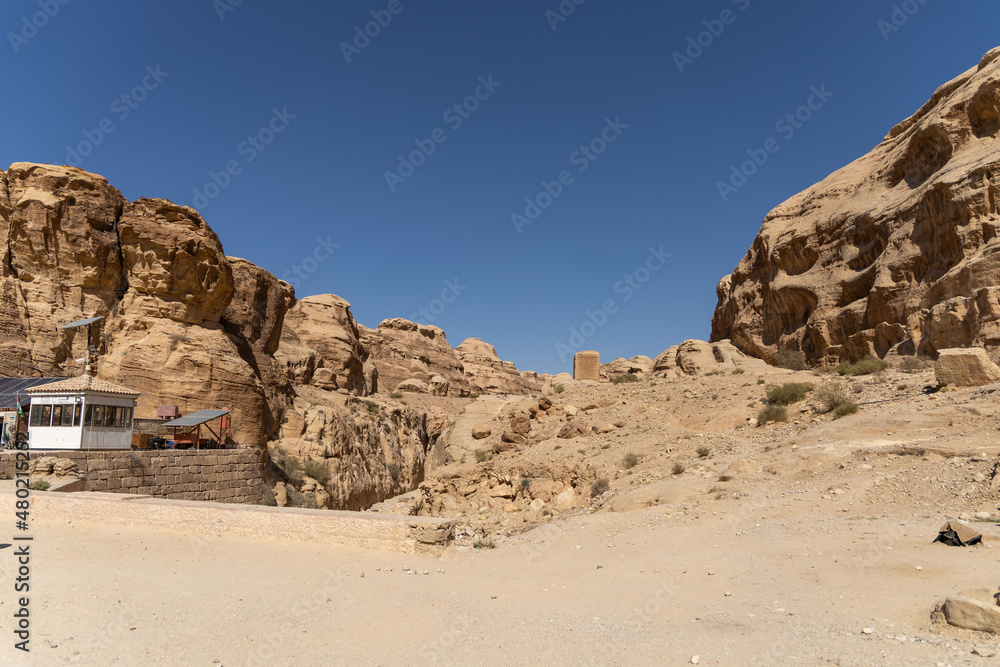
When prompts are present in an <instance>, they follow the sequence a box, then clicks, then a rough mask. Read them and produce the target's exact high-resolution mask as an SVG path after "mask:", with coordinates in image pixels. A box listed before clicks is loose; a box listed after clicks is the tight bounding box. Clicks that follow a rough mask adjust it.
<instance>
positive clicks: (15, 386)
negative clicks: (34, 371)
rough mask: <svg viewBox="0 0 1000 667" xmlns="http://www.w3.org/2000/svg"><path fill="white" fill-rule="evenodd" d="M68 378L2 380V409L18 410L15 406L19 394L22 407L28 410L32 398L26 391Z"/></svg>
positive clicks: (0, 385)
mask: <svg viewBox="0 0 1000 667" xmlns="http://www.w3.org/2000/svg"><path fill="white" fill-rule="evenodd" d="M65 379H66V378H0V409H2V408H16V407H17V406H15V405H14V403H15V401H16V400H17V396H18V394H20V396H21V407H22V408H27V407H28V402H29V401H30V400H31V397H30V396H28V394H26V393H24V390H25V389H30V388H31V387H38V386H40V385H43V384H49V383H51V382H59V381H60V380H65Z"/></svg>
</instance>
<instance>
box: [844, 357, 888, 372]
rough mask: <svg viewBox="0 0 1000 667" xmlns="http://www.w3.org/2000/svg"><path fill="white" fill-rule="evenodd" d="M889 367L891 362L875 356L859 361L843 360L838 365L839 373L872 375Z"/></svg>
mask: <svg viewBox="0 0 1000 667" xmlns="http://www.w3.org/2000/svg"><path fill="white" fill-rule="evenodd" d="M887 368H889V362H888V361H883V360H882V359H876V358H875V357H866V358H864V359H862V360H861V361H859V362H857V363H853V364H852V363H850V362H848V361H842V362H841V363H839V364H838V365H837V373H838V374H839V375H871V374H872V373H881V372H882V371H884V370H885V369H887Z"/></svg>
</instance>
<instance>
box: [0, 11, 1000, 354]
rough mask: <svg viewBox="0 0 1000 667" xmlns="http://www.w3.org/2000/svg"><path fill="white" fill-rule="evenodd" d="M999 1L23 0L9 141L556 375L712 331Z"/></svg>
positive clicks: (378, 308)
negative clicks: (760, 245)
mask: <svg viewBox="0 0 1000 667" xmlns="http://www.w3.org/2000/svg"><path fill="white" fill-rule="evenodd" d="M576 3H580V4H576ZM560 8H562V11H561V13H560ZM570 10H572V11H570ZM46 12H47V14H46ZM373 12H374V14H373ZM373 21H376V23H372V22H373ZM378 21H381V24H379V23H378ZM998 22H1000V6H998V5H997V3H996V2H995V1H993V0H967V1H966V2H961V3H948V2H944V1H943V0H924V1H923V2H921V0H908V2H903V3H893V2H882V1H878V0H875V1H873V0H864V1H861V0H844V1H842V2H838V3H800V2H795V3H793V2H770V3H765V2H763V1H762V0H714V1H712V2H704V1H701V2H693V1H680V2H669V3H668V2H662V1H658V2H654V1H652V0H636V1H634V2H611V1H610V0H585V1H582V0H575V1H574V0H564V1H563V2H560V1H559V0H547V1H546V0H508V1H505V2H486V1H485V0H480V1H475V0H461V1H459V0H441V1H439V2H434V3H431V2H421V1H419V0H417V1H413V0H393V1H390V0H374V1H369V0H365V1H356V2H344V3H326V2H305V1H300V2H295V1H292V2H285V3H281V4H280V5H279V4H278V3H263V2H254V1H253V0H242V1H241V2H239V1H238V0H215V1H214V2H213V0H178V1H175V2H170V3H155V4H154V3H147V2H135V1H134V0H128V1H126V0H102V2H99V3H87V2H84V1H83V0H33V1H24V0H7V1H6V2H4V3H3V5H2V8H0V24H2V25H3V29H4V33H5V39H4V44H3V45H2V46H0V54H2V55H0V58H2V59H3V61H4V63H5V67H4V68H3V71H4V73H5V77H4V78H5V85H4V86H3V92H2V93H0V96H2V99H3V100H4V104H3V109H4V120H5V122H4V123H3V126H2V128H0V147H2V148H3V155H4V157H3V158H2V162H3V167H4V168H6V166H7V165H9V164H11V163H13V162H20V161H28V162H49V163H56V164H63V163H67V164H78V165H79V166H81V167H82V168H84V169H87V170H89V171H93V172H96V173H99V174H102V175H104V176H106V177H107V178H108V179H109V180H110V181H111V183H112V184H113V185H115V186H116V187H118V188H119V189H121V191H122V192H123V194H124V195H125V196H126V197H128V198H129V199H133V200H134V199H137V198H139V197H143V196H146V197H164V198H167V199H170V200H172V201H175V202H178V203H182V204H187V205H193V204H195V203H197V204H198V206H197V208H199V210H200V211H201V213H202V214H203V216H204V217H205V219H206V220H207V221H208V223H209V224H210V225H211V226H212V227H213V228H214V229H215V231H216V232H217V233H218V234H219V236H220V238H221V239H222V242H223V245H224V247H225V249H226V252H227V253H228V254H229V255H234V256H239V257H245V258H247V259H249V260H251V261H253V262H255V263H257V264H259V265H260V266H263V267H264V268H266V269H268V270H270V271H271V272H272V273H274V274H275V275H277V276H279V277H283V278H285V279H288V280H289V281H290V282H293V284H295V285H296V292H297V294H298V295H299V296H300V297H301V296H306V295H309V294H321V293H334V294H339V295H340V296H343V297H344V298H346V299H348V300H349V301H350V302H351V303H352V310H353V312H354V315H355V318H356V319H357V320H358V321H359V322H361V323H363V324H365V325H367V326H376V325H377V324H378V323H379V322H380V321H382V320H383V319H386V318H389V317H407V318H411V317H414V316H415V319H417V320H419V321H423V322H425V323H428V324H435V325H437V326H440V327H441V328H443V329H444V330H445V332H446V333H447V334H448V340H449V341H450V342H451V343H452V345H458V344H459V343H460V342H461V341H462V340H463V339H464V338H466V337H469V336H475V337H480V338H483V339H485V340H487V341H489V342H491V343H493V344H494V345H495V346H496V347H497V349H498V352H499V353H500V355H501V357H502V358H504V359H508V360H511V361H514V362H515V363H517V365H518V367H519V368H521V369H532V370H537V371H540V372H560V371H566V370H570V367H571V362H572V359H571V353H572V351H574V350H576V349H596V350H599V351H600V352H601V355H602V359H603V360H605V361H609V360H611V359H613V358H615V357H620V356H624V357H630V356H633V355H636V354H646V355H649V356H655V355H656V354H658V353H659V352H661V351H662V350H664V349H665V348H667V347H668V346H670V345H672V344H676V343H678V342H680V341H682V340H684V339H687V338H707V337H708V335H709V332H710V328H711V324H710V319H711V314H712V311H713V309H714V307H715V304H716V295H715V285H716V283H717V281H718V280H719V278H721V277H722V276H724V275H725V274H727V273H729V272H730V271H732V269H733V268H734V267H735V265H736V264H737V263H738V262H739V260H740V258H741V257H742V256H743V254H744V253H745V252H746V249H747V248H748V247H749V245H750V243H751V241H752V240H753V237H754V236H755V234H756V233H757V231H758V229H759V227H760V222H761V220H762V219H763V217H764V216H765V215H766V214H767V212H768V211H769V210H770V209H771V208H773V207H774V206H776V205H778V204H779V203H781V202H782V201H784V200H785V199H787V198H788V197H790V196H792V195H794V194H795V193H796V192H799V191H800V190H802V189H804V188H806V187H808V186H809V185H811V184H813V183H815V182H816V181H818V180H820V179H822V178H824V177H825V176H827V175H828V174H829V173H831V172H833V171H835V170H836V169H838V168H840V167H841V166H843V165H845V164H847V163H848V162H850V161H852V160H853V159H855V158H857V157H859V156H860V155H862V154H864V153H866V152H867V151H869V150H870V149H871V148H872V147H874V146H875V145H876V144H877V143H879V141H881V139H882V138H883V137H884V136H885V134H886V133H887V132H888V131H889V129H890V128H891V127H892V126H893V125H894V124H896V123H897V122H899V121H901V120H903V119H904V118H905V117H907V116H909V115H910V114H912V113H913V112H914V111H916V109H917V108H919V107H920V105H922V104H923V103H924V102H925V101H926V100H927V99H928V98H929V97H930V95H931V94H932V93H933V92H934V90H935V89H936V88H937V87H938V86H939V85H940V84H942V83H944V82H945V81H947V80H949V79H951V78H953V77H955V76H957V75H958V74H960V73H961V72H963V71H965V70H966V69H968V68H970V67H972V66H974V65H975V64H976V63H978V61H979V59H980V57H981V56H982V55H983V54H984V53H985V52H986V51H988V50H989V49H991V48H993V47H995V46H997V45H998V39H997V37H996V26H997V25H998ZM38 26H41V27H38ZM366 29H367V32H368V33H369V35H374V36H367V35H364V33H365V31H366ZM359 33H360V35H362V36H359ZM689 38H690V40H691V41H689ZM699 41H700V42H701V44H700V45H699V44H698V42H699ZM692 42H693V43H694V44H695V46H692ZM678 53H680V54H681V55H682V56H683V57H679V56H677V55H676V54H678ZM456 104H457V105H459V106H458V109H456V108H455V105H456ZM810 104H811V105H812V107H813V108H812V109H808V105H810ZM803 105H807V108H806V109H805V110H803V109H800V107H802V106H803ZM796 113H799V119H795V120H793V121H791V122H790V121H788V120H785V121H783V122H782V123H781V124H779V121H782V119H784V118H785V116H786V114H793V118H794V114H796ZM803 118H805V119H806V120H804V121H803V120H801V119H803ZM769 139H770V140H772V141H771V143H767V142H768V140H769ZM765 147H767V148H769V149H770V152H768V150H765ZM414 151H417V153H416V154H414ZM748 151H750V153H749V154H748ZM84 153H86V155H84ZM400 156H402V158H403V162H404V163H401V159H400ZM752 156H756V157H757V159H758V162H763V164H760V165H759V166H758V167H757V168H756V172H755V173H753V175H752V176H750V177H749V178H747V179H746V182H745V183H741V182H740V181H739V180H736V181H735V182H736V183H739V184H740V187H738V188H735V187H734V188H733V189H732V190H727V191H726V192H725V193H724V194H725V200H724V197H723V195H722V194H720V190H719V186H718V183H719V181H728V180H729V179H730V177H731V176H732V167H733V166H734V165H737V166H738V165H740V164H741V163H743V162H745V161H746V160H748V159H750V158H751V157H752ZM764 157H766V158H767V159H766V162H764V160H763V158H764ZM227 168H228V169H229V173H227ZM747 170H748V171H754V170H753V169H750V168H749V167H748V168H747ZM387 173H389V174H394V175H387ZM213 175H214V176H213ZM199 193H200V196H199ZM532 205H534V206H536V207H538V208H537V209H536V208H533V207H532ZM512 216H521V217H514V218H512ZM666 255H669V257H665V256H666ZM421 311H423V313H421ZM574 331H575V332H576V334H577V335H574Z"/></svg>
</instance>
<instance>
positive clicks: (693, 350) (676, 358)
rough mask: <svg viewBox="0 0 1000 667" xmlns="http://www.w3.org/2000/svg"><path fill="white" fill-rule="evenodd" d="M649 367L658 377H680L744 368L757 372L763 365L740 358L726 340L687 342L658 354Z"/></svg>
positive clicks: (735, 349)
mask: <svg viewBox="0 0 1000 667" xmlns="http://www.w3.org/2000/svg"><path fill="white" fill-rule="evenodd" d="M652 366H653V372H654V373H657V374H659V375H664V376H671V377H680V376H681V375H698V374H699V373H706V372H707V373H711V372H713V371H723V372H728V371H733V370H735V369H737V368H741V367H744V366H746V367H756V368H760V367H763V366H764V362H762V361H761V360H760V359H754V358H752V357H748V356H747V355H745V354H743V352H741V351H740V350H739V349H738V348H737V347H736V346H735V345H733V344H732V343H731V342H730V341H728V340H721V341H718V342H715V343H706V342H705V341H703V340H686V341H684V342H683V343H681V344H680V345H674V346H672V347H670V348H668V349H666V350H664V351H663V352H661V353H660V354H659V356H657V357H656V359H655V361H653V364H652Z"/></svg>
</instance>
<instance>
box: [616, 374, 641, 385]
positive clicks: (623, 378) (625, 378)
mask: <svg viewBox="0 0 1000 667" xmlns="http://www.w3.org/2000/svg"><path fill="white" fill-rule="evenodd" d="M638 381H639V376H638V375H636V374H635V373H626V374H625V375H619V376H618V377H616V378H615V379H614V380H612V381H611V382H612V383H613V384H622V383H623V382H638Z"/></svg>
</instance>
